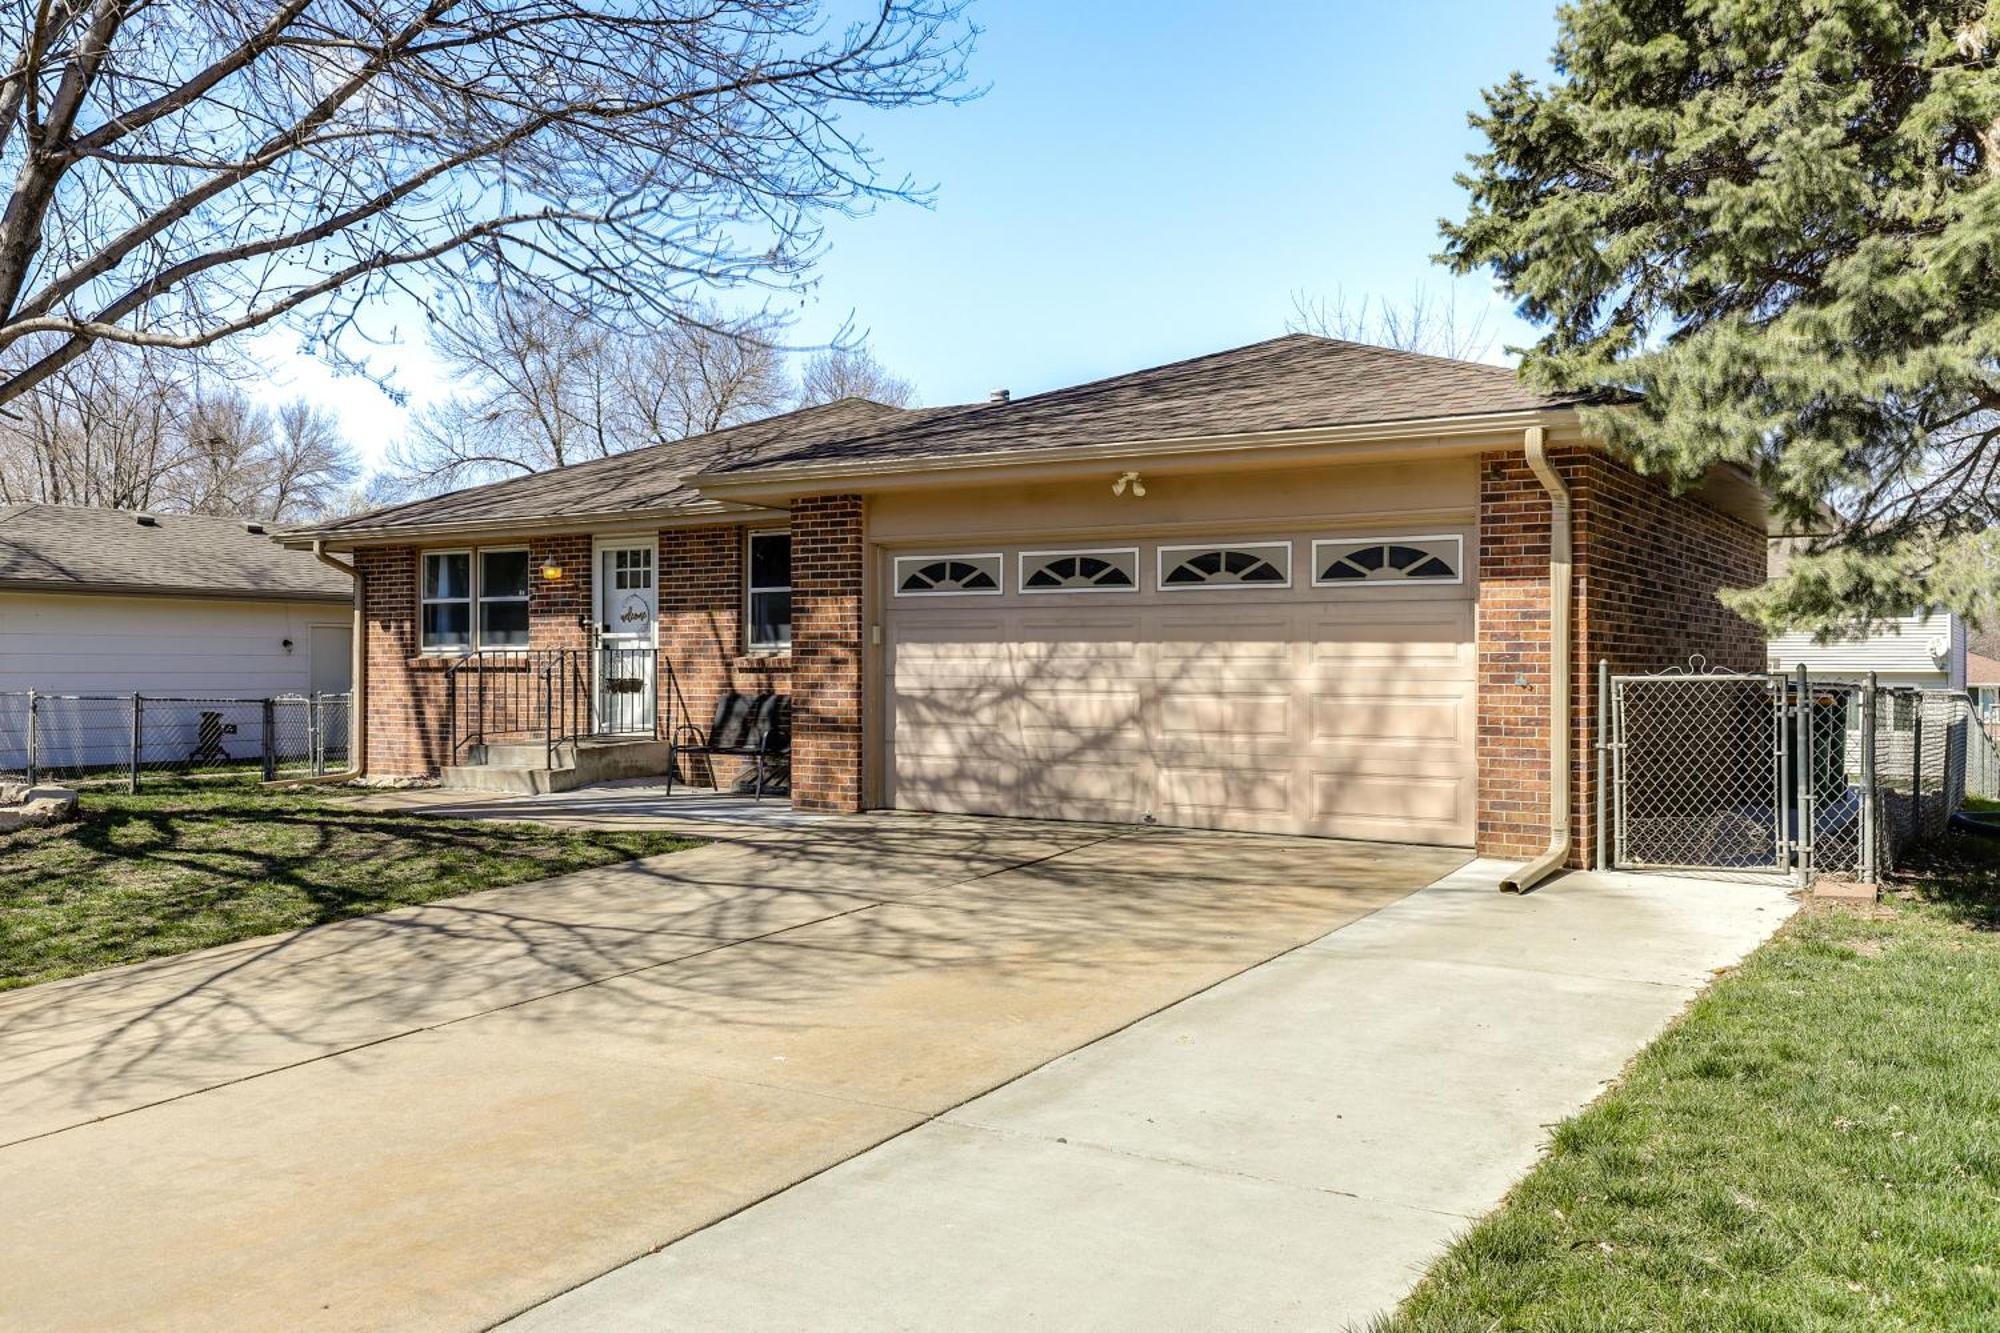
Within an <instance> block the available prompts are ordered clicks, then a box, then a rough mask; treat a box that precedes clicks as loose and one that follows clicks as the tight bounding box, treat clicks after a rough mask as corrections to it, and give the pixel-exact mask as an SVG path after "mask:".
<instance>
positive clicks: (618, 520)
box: [277, 501, 783, 551]
mask: <svg viewBox="0 0 2000 1333" xmlns="http://www.w3.org/2000/svg"><path fill="white" fill-rule="evenodd" d="M765 517H779V518H782V517H783V514H782V512H778V513H775V514H774V512H773V511H771V510H769V509H765V508H762V507H761V506H758V505H752V504H741V503H730V502H724V501H698V502H696V503H694V504H680V505H654V506H650V507H647V508H642V509H601V510H592V511H590V512H588V513H579V514H554V515H549V516H546V517H541V518H521V519H496V518H485V519H466V520H463V521H460V522H454V523H409V524H401V525H387V526H383V527H352V528H346V527H333V528H298V529H295V530H292V531H287V532H281V533H279V534H278V535H277V540H278V542H279V543H280V544H281V545H283V546H285V547H287V548H289V549H291V550H294V551H307V550H311V549H312V547H313V544H314V543H315V542H319V543H322V549H324V550H328V551H352V550H356V549H358V548H360V547H365V546H409V545H412V544H415V543H420V542H431V543H434V542H439V541H515V540H519V539H521V538H525V537H539V536H547V535H549V534H551V533H568V532H577V531H588V532H599V531H605V532H608V531H611V530H612V529H614V528H616V529H621V530H622V529H625V528H632V527H643V526H651V527H659V528H673V527H690V526H698V525H701V524H705V523H713V522H715V521H716V519H718V518H724V519H757V518H765Z"/></svg>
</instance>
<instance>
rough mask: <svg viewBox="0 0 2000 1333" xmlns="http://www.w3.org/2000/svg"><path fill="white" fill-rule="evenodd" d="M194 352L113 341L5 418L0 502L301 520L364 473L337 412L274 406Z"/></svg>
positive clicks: (0, 429)
mask: <svg viewBox="0 0 2000 1333" xmlns="http://www.w3.org/2000/svg"><path fill="white" fill-rule="evenodd" d="M215 373H216V372H215V367H214V366H212V365H207V364H195V363H193V362H191V361H190V360H189V359H188V357H187V355H186V354H184V353H162V352H159V351H157V350H153V349H145V348H133V347H123V346H119V345H117V344H105V345H103V346H100V347H98V348H96V349H95V350H94V351H93V352H92V354H91V355H89V356H86V357H83V358H80V359H79V360H77V361H74V362H71V363H70V364H69V365H67V366H64V367H63V368H62V369H61V370H59V371H58V372H57V373H56V374H54V375H51V376H49V377H48V378H47V379H45V380H43V381H42V382H41V383H39V384H37V385H36V386H35V387H34V388H33V389H31V390H30V391H29V392H27V393H26V394H24V395H22V396H21V397H20V398H19V399H17V400H16V401H15V404H14V407H13V409H12V411H13V413H14V415H13V416H12V417H0V500H6V501H32V502H39V503H45V504H71V505H92V506H98V507H105V508H115V509H160V510H180V511H187V512H194V513H203V514H232V515H237V514H240V515H243V516H245V517H255V518H270V519H291V518H299V517H305V516H309V515H314V514H318V513H321V512H324V511H326V510H327V509H328V508H329V507H331V506H333V505H334V504H335V503H336V502H337V500H338V497H339V496H340V495H341V494H342V491H343V488H345V487H347V486H349V485H351V484H353V483H354V482H355V480H356V479H357V477H358V476H359V474H360V468H359V465H358V462H357V460H356V458H355V454H354V451H353V450H352V449H351V448H350V447H349V446H348V444H347V443H346V441H345V440H343V439H342V438H341V436H340V431H339V428H338V426H337V424H336V423H335V421H334V420H333V418H332V416H331V415H330V414H328V413H327V412H326V411H324V410H323V409H320V408H316V407H313V406H310V405H308V404H306V403H304V402H294V403H290V404H287V405H285V406H284V407H281V408H279V409H278V410H277V411H276V412H272V411H270V410H268V409H266V408H264V407H262V406H259V405H257V404H255V403H253V402H252V401H251V400H250V399H249V398H247V397H246V396H245V395H244V394H243V393H242V392H241V391H240V390H238V389H237V388H235V387H234V386H233V385H230V384H228V383H227V382H226V381H223V382H218V381H217V380H216V379H215Z"/></svg>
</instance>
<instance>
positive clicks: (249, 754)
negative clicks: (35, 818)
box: [0, 690, 350, 790]
mask: <svg viewBox="0 0 2000 1333" xmlns="http://www.w3.org/2000/svg"><path fill="white" fill-rule="evenodd" d="M349 704H350V696H348V695H346V694H280V695H272V696H269V697H266V698H261V699H234V698H229V699H225V698H198V697H189V696H168V695H152V694H43V693H40V692H37V691H33V690H29V691H22V692H16V693H0V777H13V778H19V779H22V780H24V781H28V782H62V783H71V784H75V783H89V782H124V783H126V784H127V785H128V786H130V787H131V788H132V789H134V790H137V789H138V787H139V785H140V783H141V781H142V780H143V778H144V777H145V776H146V775H147V774H159V775H173V776H176V777H185V776H200V775H206V774H221V773H236V774H242V773H256V774H260V775H261V776H263V777H264V778H266V779H270V778H277V777H317V776H321V775H324V774H327V773H337V772H339V771H340V770H342V769H344V768H346V767H347V755H348V736H349Z"/></svg>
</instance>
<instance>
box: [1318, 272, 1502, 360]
mask: <svg viewBox="0 0 2000 1333" xmlns="http://www.w3.org/2000/svg"><path fill="white" fill-rule="evenodd" d="M1285 327H1286V329H1288V330H1289V331H1291V332H1293V333H1311V334H1316V335H1318V336H1319V337H1322V338H1342V339H1345V340H1346V341H1348V342H1358V343H1372V344H1374V345H1375V346H1377V347H1394V348H1398V349H1400V350H1402V351H1405V352H1422V353H1424V354H1425V355H1427V356H1445V357H1450V358H1452V359H1453V360H1456V361H1478V360H1480V359H1481V358H1483V357H1484V356H1485V355H1486V354H1487V353H1488V352H1490V351H1492V350H1493V330H1492V329H1491V328H1490V327H1488V325H1487V319H1486V312H1485V311H1484V310H1480V311H1476V312H1474V313H1472V314H1471V315H1464V314H1461V313H1460V311H1459V308H1458V296H1457V293H1456V292H1452V291H1449V290H1448V291H1447V292H1446V293H1445V295H1444V297H1443V298H1442V299H1440V298H1439V297H1438V296H1437V295H1435V294H1434V293H1432V292H1431V291H1429V290H1428V289H1427V288H1425V287H1423V286H1422V285H1421V284H1419V285H1418V286H1415V287H1413V288H1411V289H1410V295H1409V299H1408V300H1406V301H1404V302H1403V303H1401V304H1400V305H1399V304H1396V303H1394V302H1391V301H1387V300H1383V299H1381V298H1379V297H1367V296H1364V297H1362V298H1361V300H1360V301H1359V302H1358V303H1356V304H1354V305H1352V306H1350V305H1349V304H1348V301H1347V295H1346V293H1345V292H1343V291H1341V290H1340V289H1338V288H1335V289H1334V293H1333V296H1332V297H1331V298H1328V297H1324V296H1310V295H1308V294H1306V293H1305V292H1294V293H1293V294H1292V315H1291V318H1290V319H1288V320H1286V321H1285Z"/></svg>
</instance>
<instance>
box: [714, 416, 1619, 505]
mask: <svg viewBox="0 0 2000 1333" xmlns="http://www.w3.org/2000/svg"><path fill="white" fill-rule="evenodd" d="M1535 425H1539V426H1542V427H1543V428H1544V429H1546V430H1547V431H1548V432H1549V435H1550V437H1551V438H1552V439H1556V440H1560V441H1562V442H1565V443H1578V442H1583V441H1585V440H1586V439H1587V438H1588V437H1586V436H1585V434H1584V432H1583V430H1582V427H1581V425H1580V424H1579V423H1578V421H1577V417H1576V413H1575V411H1574V410H1573V409H1570V408H1567V407H1559V408H1536V409H1530V410H1526V411H1514V412H1495V413H1487V414H1482V415H1478V416H1457V417H1441V418H1431V419H1423V420H1410V421H1391V422H1371V423H1361V424H1357V425H1343V426H1321V427H1311V428H1307V429H1302V430H1284V431H1265V432H1258V433H1251V434H1240V435H1205V436H1195V437H1191V438H1186V439H1150V440H1118V441H1112V442H1110V443H1106V444H1091V445H1082V446H1078V447H1074V448H1067V449H1037V450H1032V451H1014V450H1008V449H995V450H991V451H989V452H985V453H978V454H956V455H951V456H946V457H930V458H861V459H856V460H854V461H853V462H845V463H830V464H822V465H818V466H812V467H773V468H762V469H744V470H741V471H730V472H708V473H695V474H693V475H691V476H689V477H687V478H685V481H686V483H687V484H688V485H690V486H693V487H696V488H698V489H699V490H700V491H701V492H702V494H703V495H704V496H705V497H707V498H710V499H738V500H746V501H749V500H758V501H763V502H766V503H770V502H772V501H773V499H774V497H782V496H788V495H798V494H802V493H805V492H807V491H811V490H817V489H820V488H822V487H823V486H825V485H826V484H829V483H838V484H841V485H851V486H859V487H861V488H863V489H888V488H905V487H913V486H948V485H955V484H961V483H964V482H968V481H975V480H980V479H982V478H984V477H986V476H989V475H999V476H1006V477H1010V478H1016V479H1021V480H1030V479H1035V478H1039V477H1061V476H1074V475H1076V474H1078V473H1087V472H1093V471H1102V470H1103V469H1104V468H1105V467H1106V466H1108V465H1124V464H1134V465H1140V464H1142V465H1143V466H1144V467H1146V468H1147V469H1149V470H1152V471H1155V472H1165V471H1179V472H1204V471H1215V470H1218V469H1227V468H1285V467H1295V466H1298V465H1300V464H1302V463H1311V462H1316V461H1325V462H1329V463H1343V462H1376V461H1385V460H1392V459H1410V458H1418V457H1426V456H1440V457H1442V456H1451V455H1464V454H1468V453H1478V452H1480V451H1481V450H1483V449H1488V448H1519V447H1520V440H1521V432H1522V431H1523V430H1525V429H1526V428H1527V427H1529V426H1535Z"/></svg>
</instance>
